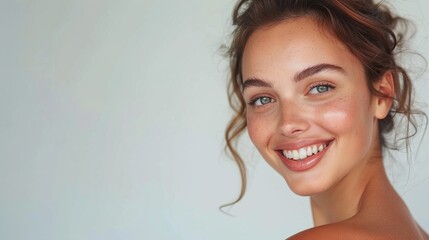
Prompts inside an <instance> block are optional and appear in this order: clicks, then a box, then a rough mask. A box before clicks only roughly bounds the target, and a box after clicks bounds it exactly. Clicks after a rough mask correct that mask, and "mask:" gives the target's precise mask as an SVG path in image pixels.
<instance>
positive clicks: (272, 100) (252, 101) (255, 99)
mask: <svg viewBox="0 0 429 240" xmlns="http://www.w3.org/2000/svg"><path fill="white" fill-rule="evenodd" d="M262 98H269V99H270V103H272V102H274V98H272V97H268V96H256V97H254V98H252V99H250V101H249V102H248V103H247V104H249V105H250V106H253V107H262V106H264V105H266V104H268V103H265V104H262V105H256V102H257V101H258V100H261V99H262Z"/></svg>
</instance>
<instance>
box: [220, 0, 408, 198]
mask: <svg viewBox="0 0 429 240" xmlns="http://www.w3.org/2000/svg"><path fill="white" fill-rule="evenodd" d="M303 19H304V20H303ZM297 21H307V22H308V21H310V22H311V23H312V24H313V25H315V26H317V27H318V28H320V35H318V37H320V36H322V35H325V36H327V38H328V39H330V40H332V41H337V42H338V45H341V47H343V50H344V51H347V52H348V53H349V54H350V55H351V56H353V58H354V59H355V60H356V63H357V64H358V67H360V68H361V72H362V78H361V81H363V82H362V84H364V85H365V86H366V90H367V92H368V94H369V95H370V96H372V97H380V99H381V98H383V99H392V98H393V99H394V101H393V104H392V105H390V104H389V109H388V111H387V113H386V116H385V117H382V118H381V117H380V118H378V120H377V123H376V125H377V126H376V129H377V133H376V138H377V139H379V140H377V142H378V143H380V145H381V146H384V147H386V146H388V145H387V142H386V140H385V136H384V134H385V133H388V132H390V131H391V130H392V129H393V126H394V122H393V117H394V115H395V114H396V113H403V114H405V115H406V116H407V118H408V119H409V117H410V113H411V111H410V100H411V83H410V80H409V78H408V75H407V74H406V72H405V71H404V70H403V69H402V68H401V67H400V66H398V65H397V63H396V61H395V53H396V50H397V49H396V48H397V46H398V44H400V43H401V35H400V34H395V31H394V30H395V27H396V26H397V25H398V23H399V21H402V19H400V18H397V17H394V16H393V15H392V14H391V13H390V12H389V11H388V9H387V8H385V7H384V6H382V5H379V4H376V3H373V2H372V1H368V0H360V1H357V0H343V1H336V0H319V1H312V0H257V1H245V0H242V1H240V2H239V3H238V4H237V7H236V8H235V10H234V14H233V22H234V25H235V27H236V28H235V31H234V35H233V40H232V43H231V46H230V49H229V56H230V65H231V66H230V67H231V78H230V86H229V98H230V103H231V106H232V107H233V109H234V110H235V112H236V115H235V116H234V117H233V119H232V121H231V123H230V125H229V126H228V128H227V131H226V140H227V147H228V149H229V150H230V152H231V153H232V154H233V156H234V158H235V159H236V161H237V163H238V164H239V166H240V170H241V173H242V178H243V180H244V181H243V191H242V192H241V195H240V197H239V198H241V197H242V194H243V193H244V188H245V168H244V163H243V162H242V160H241V158H240V157H239V155H238V153H237V152H236V150H235V148H234V147H233V144H232V141H233V140H234V139H236V137H237V136H238V135H239V134H240V133H241V132H242V131H243V130H245V129H246V127H248V117H249V116H248V110H249V108H248V107H247V102H246V100H248V99H245V96H244V95H243V93H244V91H243V89H244V88H245V86H244V85H243V83H244V81H245V80H246V79H245V78H244V77H245V76H243V75H244V74H245V72H244V71H243V64H244V63H243V59H244V58H243V55H244V54H245V52H246V51H247V50H246V46H248V42H249V39H251V38H253V37H254V36H255V35H256V34H258V32H259V33H260V32H261V31H262V30H263V29H271V30H272V29H273V28H275V26H280V25H281V24H283V25H284V24H288V23H289V24H290V23H293V22H297ZM307 27H308V26H307ZM313 27H314V26H313ZM283 30H285V29H283ZM280 31H281V29H280ZM255 33H256V34H255ZM259 35H260V36H264V34H259ZM291 37H292V38H293V37H294V36H291ZM286 38H287V36H286ZM307 40H308V39H307ZM297 46H298V45H297ZM297 50H299V48H298V47H297ZM314 51H315V52H316V51H317V49H314ZM293 57H294V56H292V55H291V59H293ZM291 61H292V60H291ZM319 63H321V64H331V63H330V62H326V61H323V62H319ZM309 64H310V63H309ZM316 64H317V63H316ZM310 65H311V64H310ZM310 65H308V67H309V66H310ZM332 65H334V64H332ZM325 67H326V65H325ZM334 68H335V67H334ZM272 70H273V69H271V71H272ZM331 70H332V69H331ZM337 70H338V69H337ZM337 72H339V71H337ZM248 77H250V78H254V77H264V76H248ZM386 78H388V79H390V80H389V81H391V83H392V84H391V85H392V90H393V91H394V93H393V92H392V93H389V91H387V92H386V91H379V90H377V83H379V82H380V79H386ZM327 87H328V88H329V86H322V88H324V89H326V88H327ZM259 100H261V99H259ZM263 100H264V101H270V99H268V98H266V99H263ZM364 104H365V102H362V105H361V106H363V105H364ZM390 106H391V107H390ZM257 127H258V128H264V126H257ZM252 129H253V128H252ZM262 131H263V130H262ZM251 137H252V134H251ZM252 140H253V139H252ZM327 140H329V139H327ZM259 150H260V151H261V149H259ZM264 157H266V156H264ZM270 164H271V163H270Z"/></svg>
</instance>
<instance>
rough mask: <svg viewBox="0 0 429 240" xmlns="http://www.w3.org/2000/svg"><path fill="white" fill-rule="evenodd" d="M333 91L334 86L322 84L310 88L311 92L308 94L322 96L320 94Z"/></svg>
mask: <svg viewBox="0 0 429 240" xmlns="http://www.w3.org/2000/svg"><path fill="white" fill-rule="evenodd" d="M332 89H334V86H332V85H331V84H327V83H321V84H317V85H315V86H312V87H311V88H310V91H309V92H308V93H310V94H320V93H324V92H328V91H330V90H332Z"/></svg>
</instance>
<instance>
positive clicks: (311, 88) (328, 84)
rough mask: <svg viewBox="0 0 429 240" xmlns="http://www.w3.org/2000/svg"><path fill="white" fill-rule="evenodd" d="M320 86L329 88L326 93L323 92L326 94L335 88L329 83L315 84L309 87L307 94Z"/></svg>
mask: <svg viewBox="0 0 429 240" xmlns="http://www.w3.org/2000/svg"><path fill="white" fill-rule="evenodd" d="M320 86H326V87H328V88H330V89H329V90H327V91H325V92H328V91H331V90H333V89H335V86H334V85H332V84H330V83H327V82H319V83H316V84H313V85H311V86H310V88H309V90H308V92H310V91H312V90H313V89H315V88H317V87H320ZM325 92H319V93H317V94H323V93H325Z"/></svg>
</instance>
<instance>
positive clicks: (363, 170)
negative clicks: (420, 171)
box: [242, 18, 429, 239]
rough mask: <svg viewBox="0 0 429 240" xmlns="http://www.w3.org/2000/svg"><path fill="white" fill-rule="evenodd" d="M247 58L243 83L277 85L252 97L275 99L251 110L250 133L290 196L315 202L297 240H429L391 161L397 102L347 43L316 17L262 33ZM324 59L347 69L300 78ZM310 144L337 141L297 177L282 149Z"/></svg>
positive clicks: (251, 92)
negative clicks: (385, 149) (390, 131)
mask: <svg viewBox="0 0 429 240" xmlns="http://www.w3.org/2000/svg"><path fill="white" fill-rule="evenodd" d="M242 60H243V65H242V73H243V79H244V81H246V80H247V79H254V78H258V79H262V80H263V81H265V82H267V83H268V84H269V85H270V87H261V86H250V87H247V88H245V89H244V91H243V96H244V98H245V100H246V101H247V102H251V101H252V100H255V99H258V98H261V97H265V98H267V99H270V100H271V101H269V102H268V103H266V104H259V103H260V102H258V105H250V104H249V106H248V107H247V112H246V116H247V128H248V132H249V136H250V138H251V140H252V142H253V143H254V145H255V146H256V148H257V149H258V151H259V152H260V153H261V155H262V156H263V157H264V159H265V160H266V162H267V163H268V164H270V166H271V167H273V168H274V169H275V170H276V171H277V172H278V173H279V174H281V175H282V176H283V178H284V179H285V181H286V182H287V184H288V186H289V187H290V188H291V190H292V191H294V192H295V193H296V194H299V195H303V196H310V199H311V208H312V213H313V219H314V223H315V226H316V227H315V228H312V229H310V230H307V231H304V232H302V233H299V234H297V235H296V236H293V237H292V238H291V239H354V238H356V237H357V236H358V237H359V238H358V239H374V238H376V239H429V237H428V236H427V234H426V233H425V232H424V231H423V230H421V229H419V227H418V225H417V224H415V222H414V220H413V218H412V216H411V215H410V213H409V211H408V210H407V207H406V206H405V204H404V203H403V201H402V200H401V198H400V197H399V196H398V194H397V193H396V192H395V191H394V189H393V187H392V186H391V184H390V182H389V181H388V179H387V177H386V174H385V171H384V167H383V164H382V155H381V147H380V143H379V139H378V120H379V119H382V118H384V117H385V116H386V114H387V113H388V111H389V109H390V106H391V101H390V100H388V99H382V98H378V97H375V96H371V94H370V92H369V90H368V87H367V85H366V80H365V74H364V69H363V66H362V64H361V63H360V61H359V60H358V59H357V58H356V57H355V56H354V55H352V54H351V53H350V51H349V50H348V49H347V48H346V47H345V46H344V45H343V44H342V43H341V42H339V41H338V40H336V38H335V37H333V36H332V35H331V34H330V33H329V32H327V31H323V30H322V29H321V28H320V26H318V25H317V24H315V23H314V22H313V21H312V20H310V19H306V18H300V19H296V20H293V21H286V22H281V23H278V24H276V25H271V26H266V27H262V28H260V29H258V30H256V31H255V32H254V33H253V34H252V35H251V36H250V38H249V40H248V42H247V43H246V46H245V51H244V54H243V59H242ZM321 63H328V64H332V65H336V66H339V67H341V69H343V71H329V70H328V71H321V72H317V73H316V74H313V75H311V76H309V77H306V78H304V79H302V80H300V81H295V80H294V76H295V74H296V73H298V72H300V71H302V70H304V69H306V68H308V67H310V66H314V65H317V64H321ZM389 77H390V78H389ZM379 82H380V86H381V85H382V84H381V83H385V85H386V86H390V88H389V87H387V88H383V89H381V88H380V90H382V91H387V92H386V93H387V94H389V93H393V84H392V81H391V75H389V74H388V73H386V74H385V76H383V78H382V79H381V80H380V81H379ZM327 83H328V84H329V85H330V86H331V87H330V88H329V89H328V91H325V92H322V93H319V92H317V91H315V89H316V88H315V86H316V85H317V84H327ZM377 86H378V85H376V88H377ZM383 86H384V85H383ZM302 140H311V141H315V140H316V141H318V140H320V141H325V140H329V141H331V143H330V147H329V148H328V149H327V151H326V153H325V154H324V155H323V157H322V159H321V161H320V162H318V163H317V164H316V165H315V166H314V167H312V168H310V169H307V170H305V171H299V172H297V171H293V170H291V169H289V168H288V167H287V166H286V165H285V164H284V163H283V162H282V160H281V159H280V157H279V155H278V152H277V150H278V149H277V146H279V145H281V144H283V143H297V142H299V141H302ZM347 236H348V237H347Z"/></svg>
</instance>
